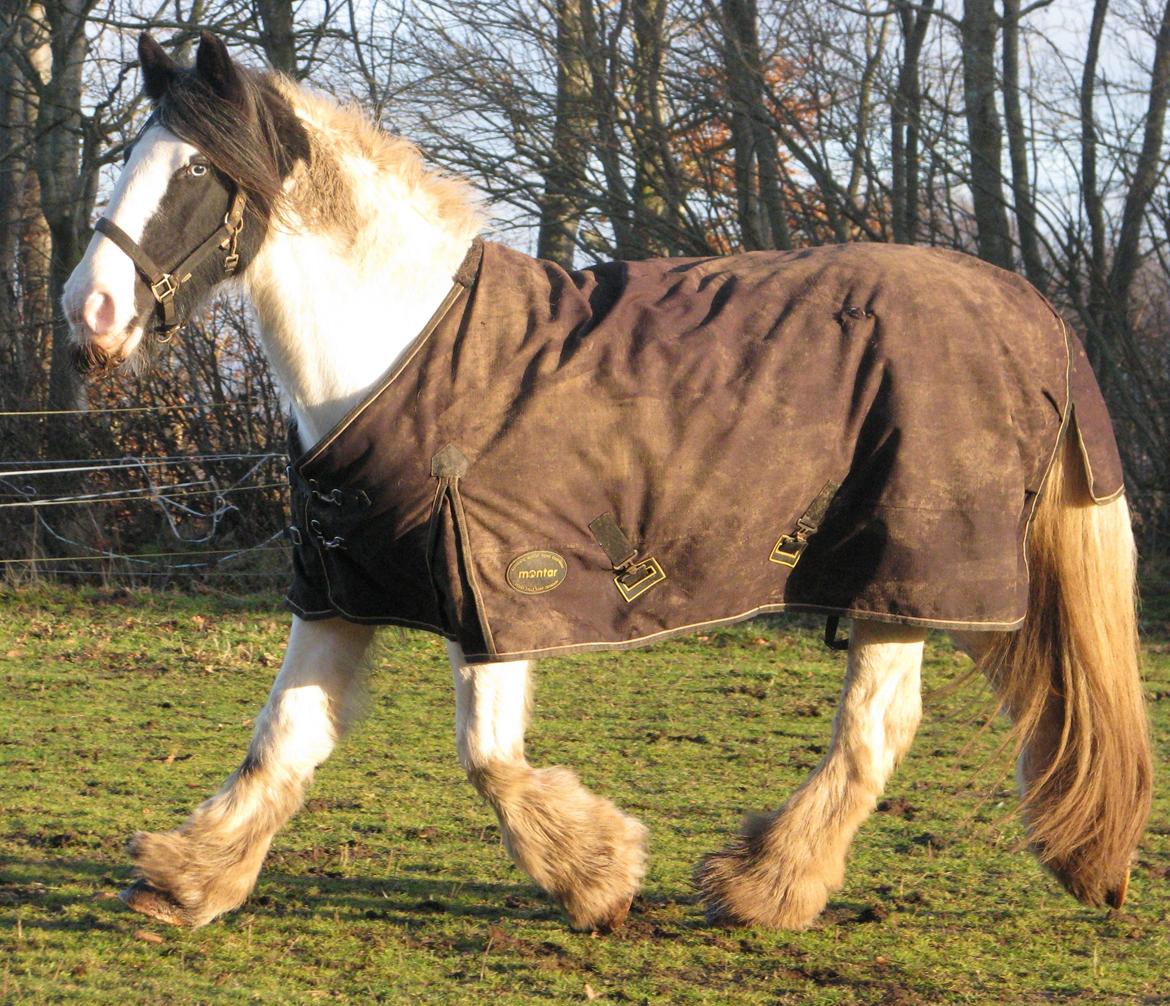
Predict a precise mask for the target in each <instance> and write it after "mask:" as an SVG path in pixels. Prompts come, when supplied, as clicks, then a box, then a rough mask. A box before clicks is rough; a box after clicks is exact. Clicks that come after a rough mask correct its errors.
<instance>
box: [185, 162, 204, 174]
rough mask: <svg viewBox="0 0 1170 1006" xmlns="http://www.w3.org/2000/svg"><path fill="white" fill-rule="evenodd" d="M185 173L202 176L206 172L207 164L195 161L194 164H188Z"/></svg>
mask: <svg viewBox="0 0 1170 1006" xmlns="http://www.w3.org/2000/svg"><path fill="white" fill-rule="evenodd" d="M187 174H189V175H190V176H191V177H192V178H202V177H203V176H204V175H205V174H207V165H206V164H200V163H199V162H198V161H196V162H195V163H194V164H188V165H187Z"/></svg>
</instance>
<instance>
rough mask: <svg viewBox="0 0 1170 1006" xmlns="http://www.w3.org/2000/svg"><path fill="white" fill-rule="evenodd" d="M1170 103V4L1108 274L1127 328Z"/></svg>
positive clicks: (1161, 165) (1119, 316)
mask: <svg viewBox="0 0 1170 1006" xmlns="http://www.w3.org/2000/svg"><path fill="white" fill-rule="evenodd" d="M1168 99H1170V0H1167V2H1166V6H1165V7H1164V8H1163V9H1162V21H1161V25H1160V26H1159V28H1158V35H1157V38H1156V40H1155V43H1154V64H1153V69H1152V70H1151V71H1150V97H1149V103H1148V105H1147V107H1146V116H1145V126H1144V128H1143V131H1142V149H1141V152H1140V153H1139V154H1138V159H1137V164H1136V165H1135V166H1134V170H1133V176H1132V181H1131V182H1130V186H1129V191H1128V192H1127V193H1126V195H1125V203H1124V205H1123V207H1122V211H1121V232H1120V234H1119V235H1118V238H1117V249H1116V251H1115V252H1114V253H1113V268H1112V269H1111V270H1110V271H1109V299H1110V302H1111V307H1112V311H1111V313H1112V314H1113V315H1114V316H1115V317H1116V318H1117V319H1118V321H1119V322H1120V323H1121V324H1122V325H1123V326H1124V327H1128V312H1129V301H1130V291H1131V290H1132V288H1133V282H1134V279H1135V277H1136V276H1137V272H1138V268H1139V266H1140V265H1141V261H1142V254H1141V250H1140V248H1139V244H1140V241H1141V232H1142V227H1143V224H1144V221H1145V215H1146V209H1147V208H1148V207H1149V205H1150V200H1151V199H1152V198H1153V195H1154V187H1155V186H1156V185H1157V182H1158V178H1159V175H1160V174H1161V172H1162V170H1163V168H1164V162H1163V160H1162V141H1163V138H1164V136H1165V132H1166V104H1167V100H1168Z"/></svg>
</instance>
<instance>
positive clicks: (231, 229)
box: [94, 188, 247, 342]
mask: <svg viewBox="0 0 1170 1006" xmlns="http://www.w3.org/2000/svg"><path fill="white" fill-rule="evenodd" d="M246 202H247V200H246V199H245V198H244V193H243V192H241V191H240V190H239V188H235V190H234V192H233V194H232V202H231V205H230V206H229V207H228V211H227V213H225V214H224V218H223V223H222V224H221V225H220V226H219V227H218V228H217V229H216V231H215V233H214V234H212V235H211V236H210V237H209V238H207V239H206V240H205V241H204V242H203V243H202V244H200V245H199V247H198V248H196V249H195V250H194V251H193V252H191V254H190V255H188V256H187V257H186V258H185V259H183V261H181V262H180V263H179V264H178V265H177V266H175V267H174V268H173V269H172V270H171V271H170V272H167V271H166V270H165V269H160V268H159V266H158V263H157V262H155V261H154V259H152V258H151V257H150V256H149V255H147V254H146V252H145V251H143V250H142V247H141V246H140V245H139V244H138V242H136V241H135V240H134V239H133V238H131V237H130V235H129V234H127V233H126V232H125V231H124V230H122V228H121V227H119V226H118V225H117V224H116V223H114V221H113V220H110V219H108V218H107V217H99V218H98V220H97V223H95V224H94V230H96V231H99V232H100V233H102V234H104V235H105V236H106V237H108V238H109V239H110V240H111V241H113V242H114V244H116V245H117V246H118V247H119V248H121V249H122V251H124V252H125V253H126V254H127V255H129V256H130V260H131V261H132V262H133V263H134V267H135V268H136V269H137V270H138V272H139V273H141V275H142V278H143V279H145V280H146V283H147V285H148V286H149V287H150V292H151V293H152V294H154V299H155V302H156V303H157V304H158V308H159V319H158V329H157V332H158V339H159V341H160V342H170V341H171V339H172V337H173V336H174V334H175V332H177V331H178V330H179V327H180V325H179V323H178V322H177V321H175V294H176V293H178V292H179V287H181V286H182V285H183V284H184V283H186V282H187V280H189V279H190V278H191V274H192V273H193V272H194V271H195V268H196V267H197V266H198V265H200V264H201V263H202V262H203V260H204V259H206V258H209V257H210V256H211V255H214V254H215V251H216V249H217V248H222V249H223V250H225V251H226V252H227V254H226V255H225V256H224V259H223V272H224V275H225V276H231V275H233V274H234V273H235V271H236V266H237V265H239V262H240V256H239V252H238V251H237V247H238V243H239V237H240V231H242V230H243V229H244V206H245V204H246Z"/></svg>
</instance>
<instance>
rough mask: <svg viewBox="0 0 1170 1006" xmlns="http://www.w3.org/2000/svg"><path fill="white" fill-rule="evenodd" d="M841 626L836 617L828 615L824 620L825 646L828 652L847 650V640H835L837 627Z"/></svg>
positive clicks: (839, 620)
mask: <svg viewBox="0 0 1170 1006" xmlns="http://www.w3.org/2000/svg"><path fill="white" fill-rule="evenodd" d="M840 624H841V619H840V618H839V617H838V616H837V615H830V616H829V617H828V618H826V619H825V645H826V646H827V647H828V648H829V649H830V650H847V649H849V639H848V637H846V638H845V639H838V638H837V626H838V625H840Z"/></svg>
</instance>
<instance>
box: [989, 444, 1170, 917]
mask: <svg viewBox="0 0 1170 1006" xmlns="http://www.w3.org/2000/svg"><path fill="white" fill-rule="evenodd" d="M1027 554H1028V563H1029V570H1030V579H1031V584H1030V589H1029V598H1028V614H1027V618H1026V619H1025V621H1024V625H1023V627H1022V628H1021V629H1020V630H1019V631H1018V632H1010V633H1004V634H1003V635H1002V636H1001V637H999V638H998V639H997V641H996V643H995V644H994V645H993V646H992V647H991V649H990V650H989V651H988V652H987V653H986V654H985V656H984V658H983V660H982V661H981V664H982V666H983V669H984V671H985V672H986V673H987V675H988V677H989V678H990V680H991V682H992V684H993V685H994V686H995V689H996V691H997V692H998V694H999V699H1000V702H1001V705H1002V707H1003V708H1004V709H1005V710H1006V711H1007V712H1008V714H1009V715H1010V716H1011V717H1012V720H1013V721H1014V724H1015V732H1016V736H1017V740H1018V744H1019V762H1018V774H1019V782H1020V787H1021V790H1022V795H1023V804H1022V807H1023V813H1024V819H1025V823H1026V826H1027V831H1028V838H1029V840H1030V842H1031V843H1032V846H1033V848H1034V849H1035V851H1036V854H1037V855H1038V856H1039V858H1040V861H1041V862H1042V863H1044V864H1045V866H1047V867H1048V868H1049V869H1050V870H1052V872H1053V873H1054V874H1055V875H1056V877H1057V878H1058V879H1059V880H1060V882H1061V883H1062V884H1064V886H1065V887H1066V888H1067V889H1068V890H1069V892H1070V893H1071V894H1073V895H1074V896H1075V897H1076V898H1077V899H1079V900H1080V901H1083V902H1085V903H1087V904H1090V905H1100V904H1102V903H1107V904H1109V905H1111V906H1113V907H1120V905H1121V903H1122V902H1123V901H1124V900H1125V892H1126V887H1127V884H1128V881H1129V866H1130V861H1131V859H1132V857H1133V854H1134V851H1135V849H1136V848H1137V844H1138V842H1139V840H1140V839H1141V835H1142V831H1143V830H1144V828H1145V823H1146V818H1147V816H1148V815H1149V810H1150V798H1151V789H1152V774H1153V769H1152V765H1151V759H1150V742H1149V735H1148V728H1147V722H1146V712H1145V702H1144V697H1143V694H1142V684H1141V679H1140V676H1139V672H1138V641H1137V619H1136V614H1135V611H1134V599H1135V597H1134V582H1135V581H1134V567H1135V553H1134V544H1133V532H1132V529H1131V527H1130V521H1129V510H1128V507H1127V506H1126V503H1125V499H1124V497H1119V498H1118V499H1116V500H1114V501H1112V502H1110V503H1107V504H1104V505H1097V504H1095V503H1093V501H1092V499H1091V497H1090V495H1089V490H1088V486H1087V481H1086V475H1085V467H1084V463H1083V462H1082V460H1081V456H1080V452H1079V450H1078V449H1077V446H1076V438H1075V434H1073V433H1072V432H1071V431H1070V434H1069V435H1066V436H1065V438H1064V443H1063V444H1062V445H1061V447H1060V449H1059V450H1058V451H1057V456H1056V459H1055V462H1054V463H1053V465H1052V470H1051V471H1050V473H1049V475H1048V478H1047V480H1046V482H1045V485H1044V489H1043V491H1042V493H1041V496H1040V500H1039V502H1038V503H1037V506H1036V512H1035V514H1034V516H1033V520H1032V526H1031V530H1030V534H1029V538H1028V545H1027Z"/></svg>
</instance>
